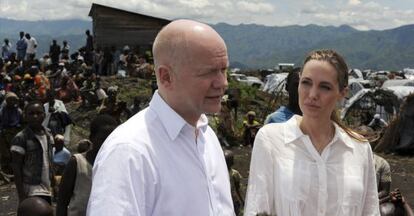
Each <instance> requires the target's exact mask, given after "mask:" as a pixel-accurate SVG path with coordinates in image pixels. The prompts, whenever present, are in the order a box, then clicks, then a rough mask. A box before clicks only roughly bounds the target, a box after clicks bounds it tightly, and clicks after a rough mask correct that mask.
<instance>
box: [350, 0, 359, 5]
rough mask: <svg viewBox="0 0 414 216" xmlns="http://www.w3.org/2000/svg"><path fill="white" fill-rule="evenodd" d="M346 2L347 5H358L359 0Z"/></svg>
mask: <svg viewBox="0 0 414 216" xmlns="http://www.w3.org/2000/svg"><path fill="white" fill-rule="evenodd" d="M348 4H349V5H360V4H361V1H360V0H349V2H348Z"/></svg>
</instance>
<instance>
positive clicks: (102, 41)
mask: <svg viewBox="0 0 414 216" xmlns="http://www.w3.org/2000/svg"><path fill="white" fill-rule="evenodd" d="M89 16H90V17H92V26H93V27H92V28H93V29H92V31H93V36H94V47H95V48H102V49H104V48H109V47H116V48H117V49H122V48H123V47H124V46H126V45H128V46H129V47H130V48H131V49H133V50H135V51H136V52H140V53H143V52H146V51H148V50H151V47H152V44H153V42H154V39H155V37H156V35H157V33H158V32H159V31H160V30H161V28H162V27H163V26H165V25H167V24H168V23H169V22H170V20H166V19H162V18H158V17H152V16H148V15H144V14H139V13H134V12H130V11H125V10H121V9H117V8H112V7H108V6H104V5H100V4H96V3H93V4H92V7H91V10H90V11H89Z"/></svg>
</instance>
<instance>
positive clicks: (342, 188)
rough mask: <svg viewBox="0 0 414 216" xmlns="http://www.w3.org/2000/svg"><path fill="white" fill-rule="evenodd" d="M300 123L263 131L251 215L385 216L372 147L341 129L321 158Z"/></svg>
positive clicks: (258, 143) (251, 184)
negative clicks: (381, 215)
mask: <svg viewBox="0 0 414 216" xmlns="http://www.w3.org/2000/svg"><path fill="white" fill-rule="evenodd" d="M300 118H301V117H300V116H297V115H295V116H293V117H292V118H291V119H290V120H289V121H287V122H285V123H276V124H268V125H265V126H264V127H263V128H262V129H260V130H259V132H258V134H257V136H256V140H255V143H254V147H253V152H252V161H251V165H250V176H249V186H248V192H247V200H246V211H245V215H249V216H250V215H256V214H257V213H261V212H267V213H268V214H270V215H296V216H305V215H309V216H310V215H312V216H330V215H338V216H371V215H378V216H379V206H378V203H379V201H378V193H377V184H376V180H375V169H374V162H373V156H372V151H371V147H370V145H369V144H368V143H367V142H359V141H356V140H354V139H353V138H351V137H350V136H349V135H348V134H346V132H345V131H344V130H342V129H341V128H340V127H339V126H338V125H336V124H335V135H334V138H333V139H332V141H331V142H330V143H329V144H328V145H327V146H326V147H325V149H324V150H323V151H322V154H319V153H318V152H317V151H316V149H315V147H314V146H313V144H312V143H311V140H310V138H309V136H307V135H305V134H303V133H302V131H301V130H300V128H299V121H300Z"/></svg>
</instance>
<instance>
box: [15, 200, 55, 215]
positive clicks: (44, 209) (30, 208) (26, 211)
mask: <svg viewBox="0 0 414 216" xmlns="http://www.w3.org/2000/svg"><path fill="white" fill-rule="evenodd" d="M17 216H53V208H52V206H50V204H49V203H48V202H46V200H44V199H42V198H40V197H29V198H27V199H25V200H23V201H22V202H21V203H20V204H19V208H18V209H17Z"/></svg>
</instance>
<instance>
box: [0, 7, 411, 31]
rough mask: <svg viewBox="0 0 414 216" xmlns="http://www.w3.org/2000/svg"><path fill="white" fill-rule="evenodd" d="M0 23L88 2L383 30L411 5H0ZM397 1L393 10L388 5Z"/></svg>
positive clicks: (55, 15) (56, 13) (218, 18)
mask: <svg viewBox="0 0 414 216" xmlns="http://www.w3.org/2000/svg"><path fill="white" fill-rule="evenodd" d="M0 1H1V2H0V3H1V7H0V17H6V18H11V19H19V20H46V19H52V20H53V19H84V20H90V18H89V17H88V13H89V10H90V7H91V5H92V2H96V3H98V4H103V5H107V6H110V7H115V8H120V9H124V10H128V11H132V12H137V13H142V14H146V15H151V16H156V17H162V18H167V19H177V18H189V19H196V20H199V21H203V22H207V23H218V22H226V23H230V24H240V23H257V24H264V25H269V26H275V25H279V26H280V25H294V24H299V25H306V24H318V25H335V26H339V25H342V24H348V25H351V26H353V27H355V28H358V29H386V28H393V27H397V26H400V25H406V24H411V23H413V20H414V11H413V10H414V4H408V3H405V4H404V5H403V3H401V0H394V1H392V2H391V1H389V0H304V1H288V0H278V1H274V0H139V1H138V0H123V1H115V0H94V1H92V0H66V1H64V2H63V1H57V0H0ZM395 1H399V2H400V3H399V4H396V3H395V4H394V3H393V2H395Z"/></svg>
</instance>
